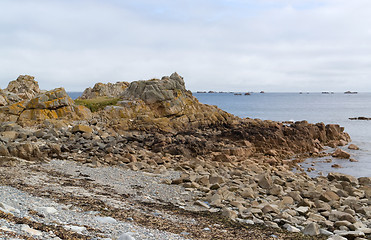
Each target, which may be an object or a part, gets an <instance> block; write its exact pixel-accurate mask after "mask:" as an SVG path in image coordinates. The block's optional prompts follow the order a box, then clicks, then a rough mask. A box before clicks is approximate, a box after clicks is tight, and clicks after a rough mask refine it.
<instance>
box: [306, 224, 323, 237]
mask: <svg viewBox="0 0 371 240" xmlns="http://www.w3.org/2000/svg"><path fill="white" fill-rule="evenodd" d="M303 234H305V235H309V236H317V235H319V234H320V231H319V226H318V224H317V223H314V222H312V223H309V224H308V225H307V226H306V227H305V228H304V230H303Z"/></svg>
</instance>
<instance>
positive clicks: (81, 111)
mask: <svg viewBox="0 0 371 240" xmlns="http://www.w3.org/2000/svg"><path fill="white" fill-rule="evenodd" d="M74 109H75V112H76V114H77V116H79V117H80V118H81V119H90V118H91V117H92V114H91V111H90V110H89V108H87V107H85V106H82V105H78V106H74Z"/></svg>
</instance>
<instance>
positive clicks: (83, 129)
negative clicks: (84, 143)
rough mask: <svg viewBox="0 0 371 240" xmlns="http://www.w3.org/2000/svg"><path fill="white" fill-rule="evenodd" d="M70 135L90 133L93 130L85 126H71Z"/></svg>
mask: <svg viewBox="0 0 371 240" xmlns="http://www.w3.org/2000/svg"><path fill="white" fill-rule="evenodd" d="M71 132H72V133H76V132H81V133H92V132H93V129H92V128H91V127H89V126H87V125H82V124H77V125H75V126H73V128H72V130H71Z"/></svg>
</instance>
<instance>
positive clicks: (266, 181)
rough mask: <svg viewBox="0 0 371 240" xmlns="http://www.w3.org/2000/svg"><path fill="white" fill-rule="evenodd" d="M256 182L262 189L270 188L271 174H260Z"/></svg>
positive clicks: (271, 184)
mask: <svg viewBox="0 0 371 240" xmlns="http://www.w3.org/2000/svg"><path fill="white" fill-rule="evenodd" d="M258 184H259V186H260V187H261V188H264V189H269V188H271V187H272V186H273V181H272V178H271V175H269V174H268V173H266V174H263V175H261V176H260V177H259V181H258Z"/></svg>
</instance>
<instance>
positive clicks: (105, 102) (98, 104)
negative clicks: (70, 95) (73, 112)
mask: <svg viewBox="0 0 371 240" xmlns="http://www.w3.org/2000/svg"><path fill="white" fill-rule="evenodd" d="M119 100H120V99H119V98H111V97H97V98H93V99H76V100H75V104H77V105H83V106H85V107H87V108H89V109H90V111H92V112H97V111H99V110H102V109H104V108H105V107H106V106H112V105H116V104H117V102H118V101H119Z"/></svg>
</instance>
